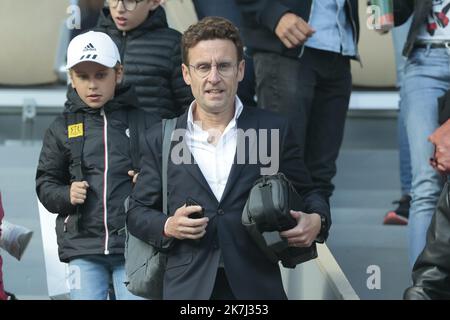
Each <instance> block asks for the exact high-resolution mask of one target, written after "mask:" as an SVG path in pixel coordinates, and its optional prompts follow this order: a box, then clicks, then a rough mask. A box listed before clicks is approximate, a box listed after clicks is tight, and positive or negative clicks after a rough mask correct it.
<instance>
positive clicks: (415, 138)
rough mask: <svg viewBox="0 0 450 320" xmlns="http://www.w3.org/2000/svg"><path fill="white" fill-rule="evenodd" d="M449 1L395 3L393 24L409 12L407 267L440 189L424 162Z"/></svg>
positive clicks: (446, 78) (442, 71)
mask: <svg viewBox="0 0 450 320" xmlns="http://www.w3.org/2000/svg"><path fill="white" fill-rule="evenodd" d="M449 4H450V1H449V0H445V1H411V0H397V1H395V2H394V14H395V23H396V25H401V24H403V23H404V22H406V21H407V20H408V18H410V17H411V15H412V22H411V27H410V28H409V32H408V37H407V39H406V43H405V46H404V49H403V55H404V56H405V57H407V62H406V65H405V75H404V79H403V83H402V88H401V91H402V92H401V97H402V112H403V113H404V116H403V119H404V121H405V124H406V131H407V135H408V142H409V147H410V155H411V168H412V184H411V197H412V200H411V209H410V215H409V221H408V225H409V259H410V266H411V267H412V266H413V265H414V262H415V261H416V259H417V256H418V255H419V254H420V252H421V251H422V250H423V248H424V246H425V239H426V232H427V229H428V227H429V225H430V221H431V218H432V216H433V212H434V210H435V207H436V203H437V200H438V198H439V194H440V192H441V189H442V182H443V180H442V178H441V177H440V175H439V174H438V173H437V172H436V171H435V170H433V168H432V167H431V166H429V159H430V157H431V156H432V154H433V152H434V149H433V145H432V144H430V143H429V142H428V141H427V137H428V136H429V135H430V134H431V133H432V132H433V131H434V130H435V129H436V128H437V127H438V107H437V99H438V97H440V96H442V95H443V94H444V93H445V92H446V91H447V90H448V88H449V86H450V69H449V67H448V62H449V57H450V51H449V50H448V46H449V44H450V27H448V24H447V23H443V22H445V20H448V15H447V13H448V12H447V11H448V7H449Z"/></svg>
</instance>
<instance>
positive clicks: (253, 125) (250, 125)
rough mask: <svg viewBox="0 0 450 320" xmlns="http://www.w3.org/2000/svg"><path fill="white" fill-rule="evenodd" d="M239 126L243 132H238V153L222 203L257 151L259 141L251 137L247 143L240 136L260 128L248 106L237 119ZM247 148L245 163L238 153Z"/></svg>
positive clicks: (235, 156)
mask: <svg viewBox="0 0 450 320" xmlns="http://www.w3.org/2000/svg"><path fill="white" fill-rule="evenodd" d="M237 127H238V130H241V132H240V133H239V132H238V138H237V143H236V153H235V155H234V160H233V165H232V166H231V170H230V174H229V176H228V180H227V184H226V185H225V190H224V191H223V194H222V199H220V203H222V202H223V201H224V200H225V198H226V197H227V196H228V194H229V193H230V191H231V190H232V189H233V187H235V184H236V182H237V180H238V178H239V176H240V174H241V172H242V170H243V169H244V167H245V166H247V164H249V156H250V154H254V152H256V151H257V148H256V147H257V145H256V143H257V141H255V139H250V142H249V143H245V140H244V139H242V138H241V139H240V138H239V136H240V134H242V131H243V132H246V131H247V130H248V129H252V130H258V122H257V120H256V118H255V117H253V118H252V117H250V114H249V112H248V111H247V108H245V107H244V109H243V110H242V113H241V115H240V117H239V118H238V119H237ZM244 150H245V155H244V156H245V157H244V158H245V161H244V163H238V153H239V152H243V151H244ZM240 158H241V160H239V162H242V156H241V157H240Z"/></svg>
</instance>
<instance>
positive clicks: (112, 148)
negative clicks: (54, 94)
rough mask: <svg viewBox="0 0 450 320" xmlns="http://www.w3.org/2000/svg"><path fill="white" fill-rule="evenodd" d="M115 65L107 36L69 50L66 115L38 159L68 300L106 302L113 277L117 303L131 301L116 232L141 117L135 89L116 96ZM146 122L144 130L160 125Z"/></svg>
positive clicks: (86, 37) (39, 187)
mask: <svg viewBox="0 0 450 320" xmlns="http://www.w3.org/2000/svg"><path fill="white" fill-rule="evenodd" d="M120 61H121V60H120V55H119V51H118V49H117V46H116V45H115V44H114V42H113V41H112V39H111V38H110V37H109V36H108V35H106V34H104V33H101V32H94V31H90V32H87V33H84V34H82V35H79V36H77V37H75V38H74V39H73V40H72V41H71V42H70V44H69V47H68V49H67V68H68V70H69V74H70V78H71V81H72V84H71V88H70V89H69V92H68V96H67V102H66V108H65V111H64V113H63V114H62V115H60V116H59V117H58V118H56V119H55V121H54V122H53V123H52V124H51V125H50V127H49V129H48V130H47V132H46V135H45V137H44V141H43V146H42V151H41V154H40V158H39V164H38V168H37V173H36V191H37V194H38V197H39V199H40V201H41V202H42V204H43V205H44V206H45V207H46V208H47V210H49V211H50V212H53V213H58V217H57V219H56V233H57V240H58V253H59V258H60V260H61V261H62V262H68V263H69V269H70V271H71V272H72V273H73V274H72V275H71V279H69V280H70V281H69V282H70V283H71V284H72V285H71V288H70V296H71V299H89V300H90V299H106V298H107V293H108V287H109V283H110V280H111V277H112V282H113V284H114V291H115V297H116V298H117V299H134V298H136V297H134V296H133V295H131V293H129V292H128V290H127V289H126V287H125V284H124V281H125V280H126V279H125V270H124V256H123V252H124V235H123V234H122V232H121V230H122V229H123V227H124V225H125V212H124V206H123V203H124V199H125V198H126V197H127V196H128V195H129V194H130V193H131V189H132V186H133V182H132V178H131V177H130V176H129V175H128V171H129V170H131V169H134V167H133V164H132V160H131V159H132V150H131V149H132V148H131V141H130V136H131V137H133V134H132V132H130V130H131V129H132V126H131V125H130V122H129V119H131V118H132V117H133V116H132V115H133V112H135V111H138V112H140V113H142V114H144V113H145V112H142V111H139V110H138V109H137V108H136V102H137V101H136V98H135V94H134V92H133V90H132V89H130V88H127V87H124V88H120V89H118V88H116V86H117V85H118V84H119V83H120V82H121V80H122V78H123V67H122V65H121V63H120ZM145 116H146V119H145V124H142V125H145V127H149V126H151V125H152V124H153V123H155V122H156V121H157V119H155V118H154V116H152V115H151V114H147V113H145ZM74 118H75V120H76V121H74V122H71V121H72V120H73V119H74ZM134 118H135V119H136V118H137V119H139V120H140V121H142V119H143V118H144V117H143V116H142V115H140V116H139V115H138V116H135V117H134ZM71 119H72V120H71ZM136 131H137V130H136ZM77 139H78V140H77ZM80 139H81V140H80ZM76 146H78V147H76ZM133 150H134V149H133ZM80 156H81V157H80ZM80 175H81V177H80Z"/></svg>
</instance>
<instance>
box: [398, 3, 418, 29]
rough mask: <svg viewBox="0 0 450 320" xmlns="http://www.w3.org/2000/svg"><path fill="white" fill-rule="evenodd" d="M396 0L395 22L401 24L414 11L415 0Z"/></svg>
mask: <svg viewBox="0 0 450 320" xmlns="http://www.w3.org/2000/svg"><path fill="white" fill-rule="evenodd" d="M393 2H394V24H395V26H396V27H397V26H401V25H402V24H404V23H405V22H406V21H408V18H409V17H410V16H411V15H412V13H413V12H414V0H395V1H393Z"/></svg>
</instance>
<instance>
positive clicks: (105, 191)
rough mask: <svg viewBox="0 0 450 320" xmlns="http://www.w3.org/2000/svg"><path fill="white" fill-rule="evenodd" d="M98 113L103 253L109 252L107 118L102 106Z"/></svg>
mask: <svg viewBox="0 0 450 320" xmlns="http://www.w3.org/2000/svg"><path fill="white" fill-rule="evenodd" d="M100 114H101V115H102V116H103V144H104V152H105V157H104V161H105V163H104V164H105V165H104V172H103V224H104V226H105V251H104V253H105V255H107V254H109V249H108V244H109V230H108V206H107V197H108V196H107V195H108V120H107V119H106V114H105V110H104V109H103V108H102V109H101V111H100Z"/></svg>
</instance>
